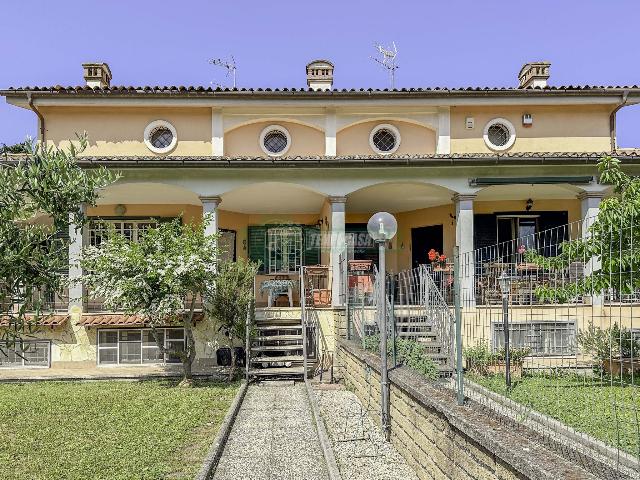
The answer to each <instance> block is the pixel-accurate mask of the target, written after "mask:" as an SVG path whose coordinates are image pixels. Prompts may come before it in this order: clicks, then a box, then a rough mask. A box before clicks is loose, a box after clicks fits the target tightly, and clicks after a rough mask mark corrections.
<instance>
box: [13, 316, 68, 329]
mask: <svg viewBox="0 0 640 480" xmlns="http://www.w3.org/2000/svg"><path fill="white" fill-rule="evenodd" d="M68 319H69V315H68V314H66V313H65V314H52V315H45V316H41V317H39V318H37V319H36V318H35V317H33V316H27V323H28V324H31V325H34V326H38V327H59V326H61V325H63V324H64V323H65V322H66V321H67V320H68ZM10 323H11V322H10V320H9V318H8V317H6V316H5V317H2V318H0V327H8V326H9V325H10Z"/></svg>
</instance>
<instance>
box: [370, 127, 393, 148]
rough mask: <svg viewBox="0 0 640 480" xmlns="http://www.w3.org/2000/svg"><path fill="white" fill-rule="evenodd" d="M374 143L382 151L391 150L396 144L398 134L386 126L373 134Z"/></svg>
mask: <svg viewBox="0 0 640 480" xmlns="http://www.w3.org/2000/svg"><path fill="white" fill-rule="evenodd" d="M373 144H374V145H375V147H376V148H377V149H378V150H380V151H381V152H390V151H391V150H393V149H394V148H395V146H396V136H395V135H394V134H393V132H390V131H389V130H387V129H386V128H381V129H380V130H378V131H377V132H376V133H374V134H373Z"/></svg>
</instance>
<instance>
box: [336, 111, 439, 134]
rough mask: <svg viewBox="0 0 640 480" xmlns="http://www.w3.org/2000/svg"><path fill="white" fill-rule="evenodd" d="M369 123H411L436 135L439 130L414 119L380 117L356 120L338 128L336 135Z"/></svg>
mask: <svg viewBox="0 0 640 480" xmlns="http://www.w3.org/2000/svg"><path fill="white" fill-rule="evenodd" d="M434 115H435V114H434ZM368 122H379V123H385V122H401V123H410V124H412V125H415V126H417V127H424V128H428V129H429V130H431V131H433V132H434V133H436V132H437V128H436V127H435V126H434V125H433V124H430V123H427V122H421V121H420V120H416V119H413V118H407V117H397V116H393V115H391V116H389V115H386V116H378V117H366V118H361V119H360V120H356V121H354V122H351V123H348V124H346V125H343V126H341V127H340V128H337V129H336V133H340V132H342V131H343V130H346V129H347V128H351V127H355V126H356V125H360V124H362V123H368Z"/></svg>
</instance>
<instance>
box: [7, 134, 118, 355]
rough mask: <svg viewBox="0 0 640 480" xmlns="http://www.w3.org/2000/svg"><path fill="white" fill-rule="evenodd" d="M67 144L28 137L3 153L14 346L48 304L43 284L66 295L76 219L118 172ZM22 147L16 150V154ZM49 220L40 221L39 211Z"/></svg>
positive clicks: (79, 145) (80, 146) (82, 142)
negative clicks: (86, 165)
mask: <svg viewBox="0 0 640 480" xmlns="http://www.w3.org/2000/svg"><path fill="white" fill-rule="evenodd" d="M75 143H76V144H74V143H71V146H70V147H69V148H68V149H61V148H57V147H54V146H49V147H45V146H44V145H42V144H40V143H36V142H33V141H30V140H28V141H26V142H24V143H22V144H20V145H18V146H14V147H6V146H5V147H3V148H2V152H3V153H2V154H1V155H0V319H1V320H2V324H3V325H4V326H6V327H7V328H3V329H2V330H1V332H0V338H2V340H4V341H6V342H7V343H8V344H9V346H12V345H13V343H14V342H15V341H16V339H18V338H20V337H21V336H22V335H23V334H25V333H29V332H31V331H32V330H33V329H34V328H35V325H36V324H37V323H38V321H39V319H40V317H42V316H44V315H46V313H45V312H44V311H43V302H42V301H41V300H40V299H41V295H40V293H41V292H47V293H48V294H50V295H60V294H61V293H62V292H63V290H64V287H65V285H66V282H67V275H66V271H67V268H68V247H69V245H68V240H67V239H66V238H67V236H66V235H59V232H68V231H69V228H70V225H71V224H73V225H76V227H77V228H81V227H82V226H83V225H84V224H85V223H86V217H85V215H84V213H83V208H82V206H83V205H85V206H92V205H95V204H96V202H97V200H98V196H99V191H100V189H102V188H104V187H106V186H108V185H109V184H111V183H113V182H114V181H115V180H116V179H117V174H115V173H112V172H109V171H107V170H105V169H103V168H100V169H92V170H84V169H82V168H81V167H80V166H79V165H78V164H77V163H76V157H77V156H78V154H79V153H80V152H82V150H84V149H85V147H86V145H87V140H86V136H85V135H82V136H79V137H78V141H77V142H75ZM12 153H13V154H19V155H10V154H12ZM38 217H40V218H45V219H46V222H39V223H36V222H34V221H33V220H34V219H35V218H38Z"/></svg>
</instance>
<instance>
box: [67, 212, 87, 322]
mask: <svg viewBox="0 0 640 480" xmlns="http://www.w3.org/2000/svg"><path fill="white" fill-rule="evenodd" d="M83 209H84V207H83ZM82 247H83V241H82V228H77V225H76V224H75V223H73V216H71V217H70V223H69V312H71V313H72V315H78V316H79V315H80V314H81V313H82V310H83V305H84V299H83V298H82V295H83V292H84V288H83V286H82V284H81V283H77V282H76V281H77V280H79V279H81V278H82V267H81V266H80V258H81V256H82ZM74 320H77V319H74Z"/></svg>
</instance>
